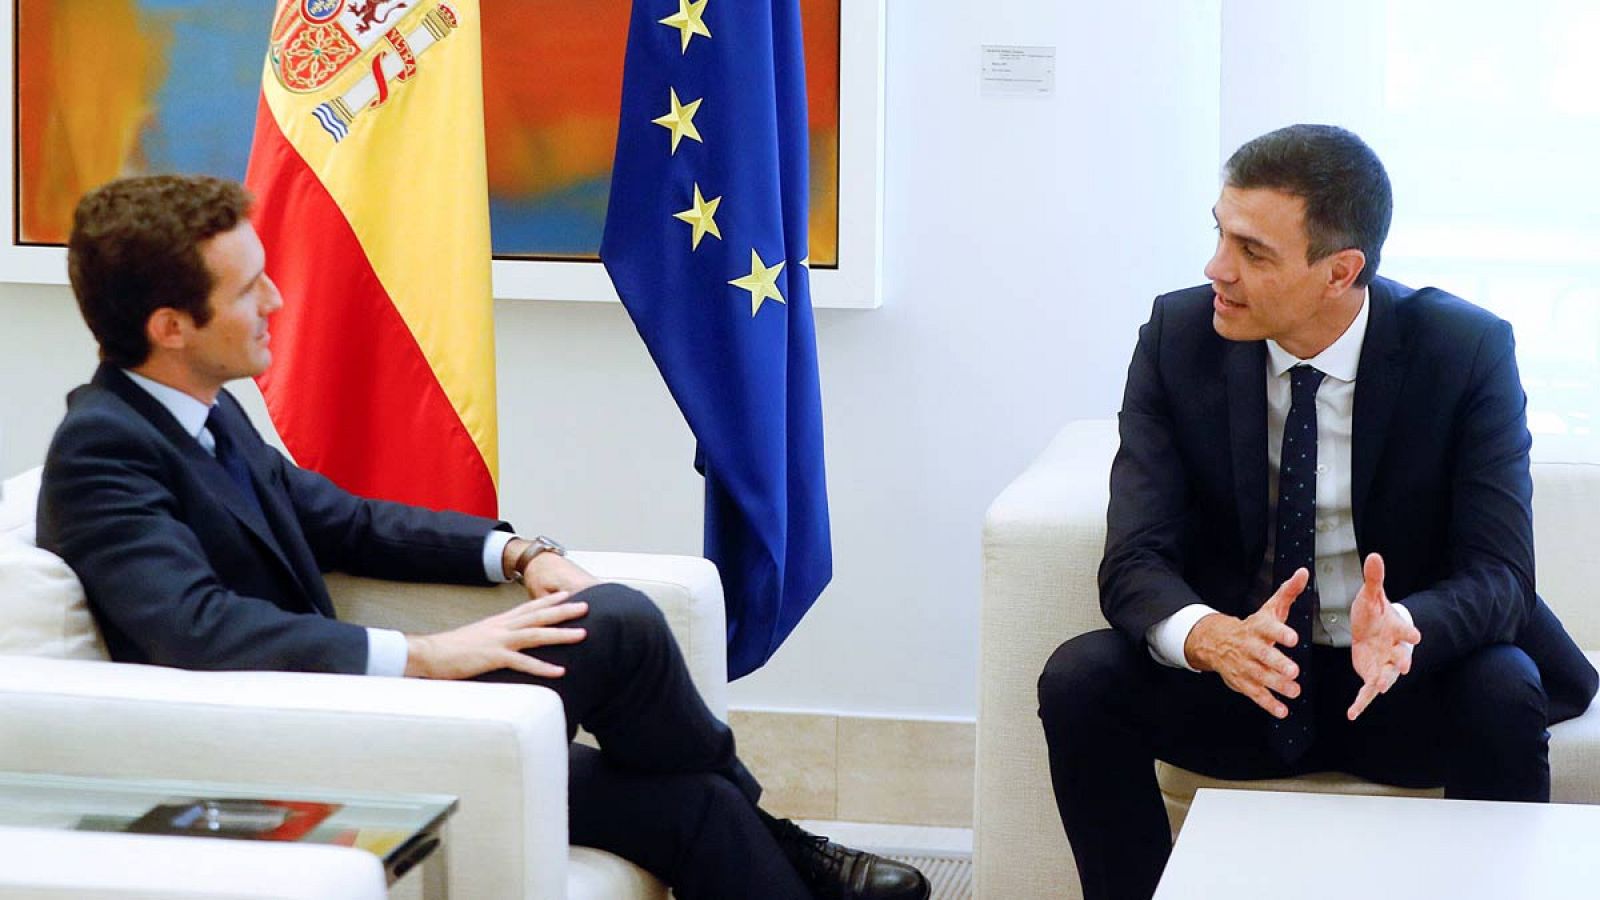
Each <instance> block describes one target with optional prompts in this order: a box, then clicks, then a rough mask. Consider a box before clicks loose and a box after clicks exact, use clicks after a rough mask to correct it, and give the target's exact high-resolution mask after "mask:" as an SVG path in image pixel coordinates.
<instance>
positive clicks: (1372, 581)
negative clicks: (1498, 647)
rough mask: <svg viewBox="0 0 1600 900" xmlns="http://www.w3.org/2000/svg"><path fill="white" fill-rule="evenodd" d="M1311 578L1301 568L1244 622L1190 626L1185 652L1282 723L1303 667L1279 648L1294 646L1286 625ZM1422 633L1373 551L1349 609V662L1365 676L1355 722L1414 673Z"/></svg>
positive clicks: (1215, 620)
mask: <svg viewBox="0 0 1600 900" xmlns="http://www.w3.org/2000/svg"><path fill="white" fill-rule="evenodd" d="M1310 580H1311V573H1309V572H1307V571H1306V570H1305V569H1298V570H1296V571H1295V573H1294V574H1293V575H1291V576H1290V577H1289V580H1288V581H1285V582H1284V583H1283V584H1282V585H1279V587H1278V590H1277V591H1275V592H1274V593H1273V595H1272V596H1271V597H1268V598H1267V602H1266V603H1263V604H1262V605H1261V608H1260V609H1258V610H1256V611H1255V612H1254V613H1251V614H1250V615H1249V616H1248V617H1246V618H1244V619H1236V618H1234V617H1233V616H1228V615H1223V614H1222V613H1213V614H1211V615H1208V616H1206V617H1205V618H1202V619H1201V620H1200V621H1198V622H1196V623H1195V626H1194V628H1192V629H1190V631H1189V636H1188V638H1187V640H1186V641H1185V642H1184V647H1183V652H1184V655H1185V656H1186V657H1187V658H1188V660H1189V664H1190V665H1191V666H1193V667H1194V668H1196V669H1199V670H1200V671H1202V672H1216V673H1217V674H1218V675H1220V676H1222V680H1223V682H1224V683H1225V684H1227V685H1228V687H1230V688H1232V689H1233V690H1235V691H1238V692H1239V693H1241V694H1243V695H1245V696H1246V697H1249V698H1250V699H1251V700H1252V701H1253V702H1254V703H1255V704H1256V705H1257V706H1259V707H1261V708H1262V709H1264V710H1266V711H1267V712H1268V713H1269V714H1271V715H1273V716H1275V717H1277V718H1279V719H1281V718H1283V717H1285V716H1287V715H1288V714H1289V709H1288V707H1286V706H1284V704H1283V702H1282V701H1280V700H1279V699H1278V697H1287V698H1290V699H1293V698H1295V697H1298V696H1300V684H1299V682H1298V681H1297V680H1296V679H1298V678H1299V676H1300V670H1299V667H1298V666H1297V665H1295V663H1294V661H1293V660H1291V659H1290V658H1289V657H1288V656H1287V655H1286V654H1284V652H1283V651H1282V650H1280V649H1278V647H1279V645H1282V646H1284V647H1293V646H1294V645H1295V644H1296V643H1298V641H1299V635H1297V634H1295V631H1294V629H1293V628H1290V627H1289V626H1288V625H1287V624H1285V623H1286V622H1287V620H1288V618H1289V609H1290V607H1291V606H1293V604H1294V601H1295V600H1296V598H1298V597H1299V596H1300V594H1301V592H1303V591H1304V590H1305V589H1306V584H1307V583H1308V582H1310ZM1421 641H1422V633H1421V632H1419V631H1418V630H1417V629H1416V627H1415V626H1413V625H1412V624H1411V623H1410V622H1408V621H1406V618H1405V617H1404V616H1403V615H1401V614H1400V613H1399V612H1398V611H1397V610H1396V609H1395V608H1394V604H1392V603H1390V602H1389V597H1388V595H1387V594H1386V593H1385V592H1384V589H1383V557H1381V556H1379V555H1378V554H1376V553H1372V554H1368V556H1367V559H1366V563H1365V564H1364V565H1363V566H1362V569H1361V589H1360V590H1359V591H1357V592H1356V596H1355V600H1354V601H1353V602H1352V603H1351V604H1350V663H1351V665H1352V666H1353V667H1354V668H1355V671H1356V674H1357V675H1360V676H1361V690H1360V691H1358V692H1357V694H1356V698H1355V702H1353V703H1351V704H1350V708H1349V709H1348V710H1347V711H1346V712H1345V715H1346V716H1347V717H1348V718H1349V719H1350V720H1351V721H1355V719H1356V717H1357V716H1359V715H1361V713H1362V712H1363V711H1364V710H1366V708H1367V707H1368V706H1369V705H1370V704H1371V703H1372V701H1373V700H1375V699H1376V698H1377V697H1378V695H1379V694H1383V693H1387V692H1388V690H1389V688H1391V687H1393V686H1394V684H1395V682H1396V681H1398V680H1399V679H1400V676H1401V675H1404V674H1406V673H1407V672H1410V671H1411V649H1412V647H1413V646H1414V645H1416V644H1418V643H1420V642H1421Z"/></svg>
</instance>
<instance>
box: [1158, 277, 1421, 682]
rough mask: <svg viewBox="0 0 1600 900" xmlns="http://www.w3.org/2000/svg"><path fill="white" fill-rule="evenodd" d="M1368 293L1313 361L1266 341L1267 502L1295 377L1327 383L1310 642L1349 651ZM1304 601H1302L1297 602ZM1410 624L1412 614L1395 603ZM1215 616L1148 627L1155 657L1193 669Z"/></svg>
mask: <svg viewBox="0 0 1600 900" xmlns="http://www.w3.org/2000/svg"><path fill="white" fill-rule="evenodd" d="M1368 311H1369V307H1368V303H1367V295H1366V292H1365V291H1363V292H1362V295H1361V310H1360V311H1359V312H1357V313H1356V317H1355V320H1354V321H1352V322H1351V323H1350V327H1348V328H1346V329H1345V331H1344V334H1341V335H1340V336H1339V338H1338V339H1337V340H1335V341H1334V342H1333V343H1332V344H1329V345H1328V347H1327V348H1326V349H1324V350H1323V351H1322V352H1321V353H1318V354H1317V355H1316V356H1314V357H1312V358H1310V359H1299V358H1297V357H1296V356H1295V355H1294V354H1292V353H1290V352H1289V351H1287V350H1285V349H1283V347H1281V346H1279V345H1278V342H1277V341H1272V340H1269V341H1267V369H1266V379H1267V496H1269V497H1272V498H1274V509H1276V498H1277V496H1278V465H1279V458H1280V456H1281V455H1282V453H1283V423H1284V420H1285V419H1287V418H1288V417H1289V401H1290V397H1289V381H1290V376H1289V370H1290V369H1292V368H1294V367H1295V366H1298V365H1302V364H1304V365H1309V366H1314V367H1315V368H1316V369H1318V370H1319V371H1321V372H1322V373H1324V374H1325V375H1326V376H1327V377H1326V378H1324V379H1322V383H1321V384H1320V385H1318V387H1317V401H1316V402H1317V525H1316V527H1317V539H1316V567H1317V570H1316V572H1315V575H1316V585H1317V593H1318V595H1319V599H1320V603H1321V608H1320V610H1319V612H1318V615H1317V617H1316V618H1315V619H1313V620H1312V625H1311V629H1312V630H1311V640H1312V642H1313V643H1315V644H1322V645H1324V646H1331V647H1348V646H1350V602H1351V601H1352V600H1354V599H1355V596H1356V592H1357V591H1359V590H1360V589H1361V556H1360V554H1359V553H1358V552H1357V551H1356V525H1355V517H1354V514H1353V510H1352V501H1351V495H1352V489H1351V473H1350V453H1351V431H1352V424H1353V420H1354V412H1355V400H1356V369H1357V368H1358V367H1359V365H1360V363H1361V345H1362V343H1363V342H1364V341H1365V340H1366V336H1367V315H1368ZM1276 533H1277V518H1276V516H1275V515H1272V514H1269V515H1268V516H1267V553H1266V557H1265V558H1264V560H1263V561H1262V565H1261V571H1260V572H1258V573H1257V575H1256V591H1255V596H1256V597H1257V598H1259V599H1258V602H1260V603H1265V602H1266V599H1267V598H1268V597H1270V596H1271V595H1272V593H1273V591H1275V590H1277V588H1278V586H1277V585H1276V584H1274V583H1273V581H1272V563H1273V558H1274V557H1273V553H1274V547H1273V544H1274V543H1275V540H1274V538H1275V535H1276ZM1297 602H1299V601H1297ZM1395 608H1396V609H1398V610H1399V611H1400V614H1401V615H1402V616H1404V617H1405V618H1406V619H1407V620H1408V621H1409V620H1410V618H1411V614H1410V613H1409V612H1408V611H1407V610H1406V609H1405V607H1403V606H1401V605H1400V604H1395ZM1214 612H1216V610H1215V609H1213V608H1212V607H1210V606H1209V605H1207V604H1204V603H1191V604H1190V605H1188V606H1185V607H1184V608H1182V609H1180V610H1178V611H1177V612H1176V613H1173V614H1172V615H1170V616H1168V617H1167V618H1165V619H1162V620H1161V621H1160V622H1157V623H1156V624H1154V625H1152V626H1150V628H1149V630H1148V631H1146V632H1145V639H1146V641H1147V643H1148V644H1149V645H1150V655H1151V656H1153V657H1155V658H1156V660H1157V661H1159V662H1161V663H1164V664H1166V665H1169V666H1174V667H1178V668H1185V669H1191V670H1192V669H1193V667H1191V666H1190V665H1189V662H1188V659H1187V658H1186V657H1185V656H1184V652H1183V647H1184V644H1185V643H1186V642H1187V641H1188V639H1189V632H1190V631H1191V630H1192V629H1193V628H1194V626H1195V623H1197V622H1199V621H1200V620H1201V619H1202V618H1205V617H1206V616H1208V615H1210V614H1211V613H1214Z"/></svg>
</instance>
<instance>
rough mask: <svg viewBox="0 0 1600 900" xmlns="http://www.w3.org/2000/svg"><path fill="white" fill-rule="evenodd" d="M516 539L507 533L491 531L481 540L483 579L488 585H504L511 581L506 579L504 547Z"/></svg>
mask: <svg viewBox="0 0 1600 900" xmlns="http://www.w3.org/2000/svg"><path fill="white" fill-rule="evenodd" d="M514 537H516V535H514V534H512V533H511V532H509V531H491V532H489V536H488V537H486V538H484V539H483V577H484V578H486V579H488V581H489V583H490V584H505V583H506V582H508V581H510V580H511V579H509V578H507V577H506V564H505V555H506V545H507V544H509V543H511V539H512V538H514Z"/></svg>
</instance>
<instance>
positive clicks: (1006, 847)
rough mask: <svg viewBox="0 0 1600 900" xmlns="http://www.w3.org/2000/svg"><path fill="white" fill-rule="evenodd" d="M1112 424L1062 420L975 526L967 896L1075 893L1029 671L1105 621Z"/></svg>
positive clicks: (1035, 679)
mask: <svg viewBox="0 0 1600 900" xmlns="http://www.w3.org/2000/svg"><path fill="white" fill-rule="evenodd" d="M1116 448H1117V431H1116V423H1115V422H1112V421H1109V420H1095V421H1082V422H1073V423H1071V424H1069V425H1067V426H1066V427H1065V428H1063V429H1061V431H1060V432H1059V433H1058V434H1057V435H1056V437H1055V439H1054V440H1053V441H1051V443H1050V445H1049V446H1048V447H1047V448H1045V450H1044V452H1043V453H1041V454H1040V455H1039V456H1038V458H1036V459H1035V460H1034V461H1033V462H1032V463H1030V464H1029V465H1028V468H1027V469H1026V470H1024V471H1023V472H1022V474H1020V475H1018V476H1017V478H1016V480H1015V481H1013V482H1011V484H1010V485H1009V486H1008V487H1006V489H1005V490H1004V491H1002V492H1001V493H1000V496H999V497H997V498H995V501H994V503H992V504H991V505H990V507H989V512H988V515H987V516H986V517H985V519H984V527H983V601H982V609H981V612H980V626H979V647H978V673H979V674H978V679H979V683H978V746H977V771H976V779H977V783H976V788H975V797H976V805H975V808H974V810H973V850H974V864H975V867H974V875H975V878H976V886H977V896H978V897H980V898H989V897H993V898H999V897H1043V896H1060V895H1061V892H1062V891H1063V890H1066V891H1068V892H1069V893H1070V895H1071V896H1077V885H1078V878H1077V873H1076V872H1075V871H1074V869H1073V866H1072V858H1071V855H1070V854H1068V853H1067V852H1066V847H1067V845H1066V837H1065V835H1064V834H1063V833H1062V829H1061V821H1060V819H1059V818H1058V817H1057V815H1056V810H1055V804H1054V803H1053V802H1052V798H1051V795H1050V792H1049V791H1048V790H1045V786H1046V785H1048V784H1049V783H1050V770H1049V762H1048V759H1047V757H1046V752H1045V743H1044V731H1043V730H1042V729H1041V728H1040V726H1039V717H1038V690H1037V685H1038V680H1039V674H1040V673H1041V672H1042V671H1044V664H1045V662H1046V661H1047V660H1048V659H1049V658H1050V654H1051V653H1052V652H1054V651H1055V648H1056V647H1057V646H1058V645H1059V644H1060V643H1061V642H1062V641H1065V640H1067V639H1068V638H1071V637H1075V636H1076V635H1079V634H1082V633H1083V632H1085V631H1090V630H1093V629H1096V628H1104V627H1106V622H1105V618H1104V617H1103V616H1101V614H1100V601H1099V588H1098V586H1097V580H1096V572H1097V570H1098V569H1099V566H1100V557H1101V554H1102V553H1103V552H1104V550H1105V531H1106V504H1107V502H1108V500H1109V499H1110V477H1109V473H1110V471H1111V458H1112V456H1113V455H1115V453H1116Z"/></svg>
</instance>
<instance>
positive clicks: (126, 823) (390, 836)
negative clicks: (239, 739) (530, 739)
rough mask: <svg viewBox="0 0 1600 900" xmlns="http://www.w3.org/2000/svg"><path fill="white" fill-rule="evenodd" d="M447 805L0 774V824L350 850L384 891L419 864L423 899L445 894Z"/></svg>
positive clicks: (437, 798)
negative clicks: (370, 867)
mask: <svg viewBox="0 0 1600 900" xmlns="http://www.w3.org/2000/svg"><path fill="white" fill-rule="evenodd" d="M456 806H457V801H456V798H454V797H450V796H446V795H442V794H388V793H371V792H357V791H326V790H308V789H304V788H297V787H284V786H265V785H259V784H255V785H244V784H234V783H227V782H214V781H169V780H160V779H133V778H83V777H76V776H65V775H39V774H29V773H18V772H0V825H12V826H20V827H27V828H58V829H67V830H75V831H101V832H129V833H137V834H165V835H186V836H193V837H212V838H233V839H240V840H260V841H293V842H299V843H311V844H333V845H339V846H346V847H357V848H360V849H362V850H366V851H368V852H370V853H372V854H374V855H375V856H377V857H378V858H379V859H381V860H382V861H383V869H384V873H385V875H386V876H387V877H388V880H389V883H390V884H394V883H395V881H397V880H398V879H399V878H400V877H401V876H403V875H405V874H406V873H407V872H409V871H411V869H413V868H415V867H416V866H417V865H418V864H419V863H421V862H422V861H423V860H425V859H428V860H429V863H428V865H427V866H425V867H424V871H423V881H424V883H423V892H424V895H425V896H428V897H444V896H446V888H445V882H446V877H445V876H446V872H445V865H444V858H445V854H443V853H437V854H435V853H434V851H435V850H437V849H438V848H439V846H440V844H441V842H442V841H443V840H444V832H443V827H444V823H445V821H446V820H447V819H449V818H450V816H451V815H452V814H453V813H454V812H455V811H456ZM430 857H432V858H431V859H430Z"/></svg>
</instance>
